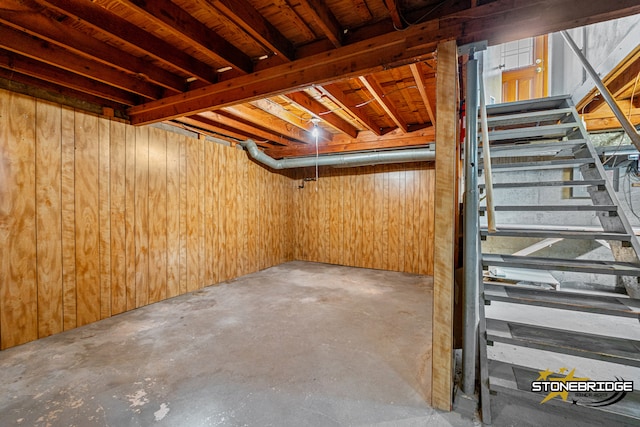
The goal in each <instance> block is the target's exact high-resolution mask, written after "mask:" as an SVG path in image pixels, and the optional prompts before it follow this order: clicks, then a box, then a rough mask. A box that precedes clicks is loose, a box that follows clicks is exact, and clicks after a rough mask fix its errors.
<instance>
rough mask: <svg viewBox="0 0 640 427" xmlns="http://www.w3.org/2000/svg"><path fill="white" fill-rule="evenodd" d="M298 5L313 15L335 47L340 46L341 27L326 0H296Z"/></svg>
mask: <svg viewBox="0 0 640 427" xmlns="http://www.w3.org/2000/svg"><path fill="white" fill-rule="evenodd" d="M298 1H299V3H300V5H301V6H302V7H304V9H305V10H306V11H307V13H309V15H310V16H312V17H313V21H314V22H315V24H316V25H318V26H319V27H320V28H321V29H322V32H323V33H324V35H325V36H326V37H327V38H328V39H329V40H330V41H331V43H333V45H334V46H335V47H340V46H342V28H341V27H340V23H339V22H338V20H337V19H336V17H335V16H334V15H333V13H331V10H329V7H328V6H327V4H326V2H324V1H321V0H298Z"/></svg>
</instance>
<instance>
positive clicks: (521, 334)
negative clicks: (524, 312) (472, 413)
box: [486, 318, 640, 367]
mask: <svg viewBox="0 0 640 427" xmlns="http://www.w3.org/2000/svg"><path fill="white" fill-rule="evenodd" d="M486 321H487V340H489V341H493V342H501V343H506V344H512V345H517V346H523V347H529V348H535V349H538V350H547V351H553V352H556V353H564V354H569V355H574V356H579V357H586V358H589V359H594V360H603V361H607V362H612V363H619V364H624V365H628V366H638V367H640V341H636V340H631V339H628V338H618V337H609V336H604V335H596V334H590V333H586V332H577V331H569V330H564V329H557V328H549V327H546V326H538V325H529V324H525V323H519V322H512V321H506V320H498V319H491V318H488V319H486Z"/></svg>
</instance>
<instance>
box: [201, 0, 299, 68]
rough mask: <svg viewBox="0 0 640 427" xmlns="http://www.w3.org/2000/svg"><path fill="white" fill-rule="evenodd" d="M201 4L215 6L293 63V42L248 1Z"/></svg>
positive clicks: (206, 1) (208, 0)
mask: <svg viewBox="0 0 640 427" xmlns="http://www.w3.org/2000/svg"><path fill="white" fill-rule="evenodd" d="M198 3H199V4H209V3H210V4H213V6H214V7H215V8H216V9H218V10H219V11H220V12H221V13H222V14H224V15H225V16H226V17H227V18H229V19H230V20H231V21H232V22H233V23H234V24H236V25H237V26H238V27H239V28H241V29H242V30H243V31H245V32H246V33H247V34H249V35H251V37H253V38H254V39H255V40H257V41H258V42H259V43H260V44H261V45H263V46H264V47H265V48H266V49H267V50H269V51H270V53H275V54H276V55H278V56H280V57H282V58H283V60H286V61H291V60H292V59H293V58H294V55H295V48H294V46H293V44H291V42H290V41H289V40H288V39H287V38H286V37H285V36H283V35H282V33H280V31H278V30H277V29H276V27H274V26H273V25H272V24H271V23H270V22H269V21H267V20H266V19H265V18H264V17H263V16H262V15H261V14H260V12H258V11H257V10H256V9H255V8H254V7H253V6H252V5H251V3H249V2H248V1H247V0H198Z"/></svg>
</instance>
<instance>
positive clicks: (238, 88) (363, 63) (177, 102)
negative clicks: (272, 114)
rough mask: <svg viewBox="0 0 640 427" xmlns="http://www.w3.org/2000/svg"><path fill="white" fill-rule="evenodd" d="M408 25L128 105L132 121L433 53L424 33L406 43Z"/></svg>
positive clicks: (221, 103) (278, 90)
mask: <svg viewBox="0 0 640 427" xmlns="http://www.w3.org/2000/svg"><path fill="white" fill-rule="evenodd" d="M410 30H411V29H409V30H407V31H406V32H402V33H399V34H392V35H390V36H388V37H376V39H375V40H368V41H364V42H360V43H356V44H354V45H350V46H344V47H342V48H338V49H336V50H334V51H331V52H325V53H321V54H318V55H314V56H311V57H307V58H304V59H299V60H297V61H293V62H291V63H287V64H282V65H278V66H275V67H272V68H269V69H268V70H263V71H259V72H256V73H253V74H250V75H247V76H241V77H237V78H235V79H233V80H229V81H225V82H223V83H219V84H212V85H209V86H206V87H203V88H200V89H197V90H193V91H190V92H187V93H185V94H181V95H174V96H171V97H167V98H164V99H162V100H160V101H158V102H153V103H146V104H142V105H139V106H136V107H132V108H131V109H130V110H129V115H130V116H131V119H132V123H133V124H136V125H139V124H147V123H154V122H158V121H163V120H166V119H169V118H175V117H180V116H184V115H189V114H193V113H195V112H198V111H206V110H210V109H211V108H222V107H226V106H230V105H234V104H238V103H243V102H247V101H254V100H256V99H260V98H265V97H269V96H275V95H280V94H284V93H286V92H290V91H291V90H295V89H302V88H304V87H306V86H308V85H310V84H313V83H316V84H322V83H325V82H329V81H332V80H335V79H336V76H340V78H341V79H344V78H348V77H352V76H355V75H358V74H365V73H369V72H375V71H381V70H383V69H385V68H388V67H390V66H399V65H405V64H406V63H407V62H414V61H415V60H416V59H421V58H422V57H421V55H420V54H424V55H426V53H432V52H433V49H434V48H435V44H434V43H432V42H431V40H430V39H429V40H428V41H427V40H422V39H420V38H418V39H414V40H412V41H413V42H414V43H416V45H414V46H411V48H408V47H409V46H407V43H406V40H405V35H407V34H411V33H410V32H409V31H410Z"/></svg>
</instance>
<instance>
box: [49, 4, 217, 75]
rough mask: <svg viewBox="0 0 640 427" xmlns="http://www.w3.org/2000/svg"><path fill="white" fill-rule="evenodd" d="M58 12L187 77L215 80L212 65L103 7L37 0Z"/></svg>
mask: <svg viewBox="0 0 640 427" xmlns="http://www.w3.org/2000/svg"><path fill="white" fill-rule="evenodd" d="M39 1H40V3H43V4H46V5H47V6H49V7H51V8H52V9H55V10H56V11H58V12H59V13H61V14H63V15H66V16H70V17H73V18H75V19H77V20H82V22H83V23H85V24H89V25H90V26H91V27H92V28H94V29H95V30H98V31H101V32H105V33H107V34H109V35H111V36H113V37H115V38H116V39H117V40H118V42H119V43H123V44H125V45H127V46H129V47H132V48H134V49H137V50H143V51H144V52H145V54H148V55H150V56H151V57H153V58H154V59H156V60H159V61H162V62H163V63H165V64H167V65H169V66H172V67H175V68H177V69H179V70H180V71H182V72H183V73H185V74H186V75H187V76H195V77H198V78H200V79H202V80H203V81H205V82H208V83H214V82H216V81H217V80H218V79H217V74H216V72H215V70H213V69H212V68H211V66H209V65H207V64H205V63H204V62H202V61H199V60H198V59H196V58H193V57H192V56H190V55H188V54H187V53H185V52H183V51H181V50H180V49H178V48H176V47H174V46H173V45H171V44H169V43H167V42H165V41H164V40H162V39H160V38H158V37H156V36H154V35H152V34H150V33H148V32H146V31H144V30H143V29H141V28H139V27H138V26H137V25H134V24H131V23H130V22H128V21H127V20H125V19H123V18H120V17H119V16H118V15H115V14H113V13H111V12H109V11H108V10H106V9H104V8H103V7H101V6H99V5H97V4H95V3H93V2H86V1H81V0H39Z"/></svg>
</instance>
